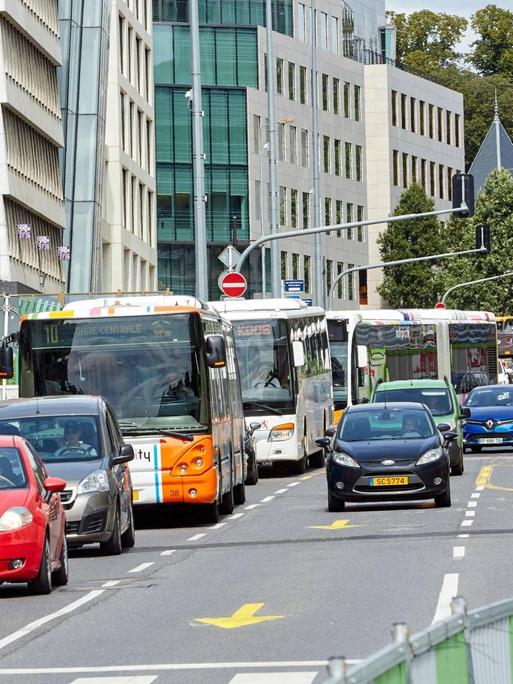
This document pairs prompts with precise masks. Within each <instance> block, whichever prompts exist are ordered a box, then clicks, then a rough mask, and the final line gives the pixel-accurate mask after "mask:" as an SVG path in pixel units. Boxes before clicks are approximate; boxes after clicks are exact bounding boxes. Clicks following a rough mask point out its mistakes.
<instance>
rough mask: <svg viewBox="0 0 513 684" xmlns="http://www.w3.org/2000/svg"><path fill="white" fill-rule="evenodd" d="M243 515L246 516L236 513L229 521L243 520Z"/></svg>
mask: <svg viewBox="0 0 513 684" xmlns="http://www.w3.org/2000/svg"><path fill="white" fill-rule="evenodd" d="M243 515H244V513H234V514H233V515H231V516H230V517H229V518H227V519H228V520H238V519H239V518H242V516H243Z"/></svg>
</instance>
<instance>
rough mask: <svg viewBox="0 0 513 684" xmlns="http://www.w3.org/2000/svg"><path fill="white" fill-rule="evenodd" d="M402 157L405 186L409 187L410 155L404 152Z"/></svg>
mask: <svg viewBox="0 0 513 684" xmlns="http://www.w3.org/2000/svg"><path fill="white" fill-rule="evenodd" d="M402 159H403V168H402V172H403V188H407V187H408V155H407V154H406V152H403V155H402Z"/></svg>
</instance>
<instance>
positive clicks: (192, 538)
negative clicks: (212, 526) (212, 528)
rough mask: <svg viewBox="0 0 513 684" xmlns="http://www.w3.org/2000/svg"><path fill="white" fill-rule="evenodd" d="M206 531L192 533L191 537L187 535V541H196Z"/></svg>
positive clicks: (205, 534)
mask: <svg viewBox="0 0 513 684" xmlns="http://www.w3.org/2000/svg"><path fill="white" fill-rule="evenodd" d="M206 536H207V533H206V532H199V533H198V534H194V535H193V536H192V537H189V539H187V541H198V539H201V538H202V537H206Z"/></svg>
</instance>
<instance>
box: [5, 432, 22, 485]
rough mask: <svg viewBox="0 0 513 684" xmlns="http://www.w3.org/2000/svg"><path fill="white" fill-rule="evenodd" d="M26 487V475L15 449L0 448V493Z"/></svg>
mask: <svg viewBox="0 0 513 684" xmlns="http://www.w3.org/2000/svg"><path fill="white" fill-rule="evenodd" d="M0 434H1V431H0ZM9 434H11V433H9ZM26 487H28V481H27V475H26V472H25V467H24V465H23V460H22V458H21V454H20V452H19V451H18V449H16V448H15V447H0V491H2V490H4V489H25V488H26Z"/></svg>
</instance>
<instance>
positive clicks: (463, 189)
mask: <svg viewBox="0 0 513 684" xmlns="http://www.w3.org/2000/svg"><path fill="white" fill-rule="evenodd" d="M462 205H466V207H467V208H466V210H465V211H454V212H453V216H454V217H455V218H468V217H469V216H474V176H472V175H470V173H455V174H454V176H453V177H452V208H453V209H459V208H460V207H461V206H462Z"/></svg>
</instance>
